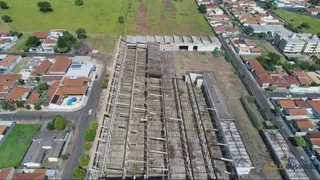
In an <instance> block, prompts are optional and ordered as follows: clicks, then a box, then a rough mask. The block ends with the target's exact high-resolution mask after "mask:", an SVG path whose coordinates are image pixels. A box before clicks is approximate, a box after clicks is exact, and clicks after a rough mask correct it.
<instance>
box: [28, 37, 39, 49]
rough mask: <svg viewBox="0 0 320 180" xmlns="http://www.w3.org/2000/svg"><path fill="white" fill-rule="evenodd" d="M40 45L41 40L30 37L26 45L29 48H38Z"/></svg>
mask: <svg viewBox="0 0 320 180" xmlns="http://www.w3.org/2000/svg"><path fill="white" fill-rule="evenodd" d="M40 44H41V43H40V40H39V38H37V37H36V36H29V37H28V39H27V41H26V44H25V45H26V46H28V47H38V46H39V45H40Z"/></svg>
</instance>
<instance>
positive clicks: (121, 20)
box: [118, 16, 124, 24]
mask: <svg viewBox="0 0 320 180" xmlns="http://www.w3.org/2000/svg"><path fill="white" fill-rule="evenodd" d="M118 22H119V23H121V24H123V23H124V17H123V16H119V17H118Z"/></svg>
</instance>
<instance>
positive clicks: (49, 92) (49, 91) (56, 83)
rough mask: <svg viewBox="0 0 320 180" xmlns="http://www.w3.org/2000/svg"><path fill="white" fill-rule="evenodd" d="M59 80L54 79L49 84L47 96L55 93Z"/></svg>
mask: <svg viewBox="0 0 320 180" xmlns="http://www.w3.org/2000/svg"><path fill="white" fill-rule="evenodd" d="M59 84H60V81H54V82H53V83H52V85H51V86H50V88H49V90H48V92H47V97H53V95H54V94H55V92H56V90H57V88H58V87H59Z"/></svg>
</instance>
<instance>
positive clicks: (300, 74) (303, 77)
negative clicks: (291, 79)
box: [292, 69, 312, 85]
mask: <svg viewBox="0 0 320 180" xmlns="http://www.w3.org/2000/svg"><path fill="white" fill-rule="evenodd" d="M292 73H293V74H295V75H296V76H297V78H298V80H299V82H300V83H301V84H303V85H309V84H311V82H312V81H311V79H310V78H309V76H308V75H307V73H306V72H304V71H303V70H297V69H296V70H293V71H292Z"/></svg>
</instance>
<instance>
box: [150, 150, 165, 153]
mask: <svg viewBox="0 0 320 180" xmlns="http://www.w3.org/2000/svg"><path fill="white" fill-rule="evenodd" d="M149 152H150V153H156V154H167V152H164V151H155V150H149Z"/></svg>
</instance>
